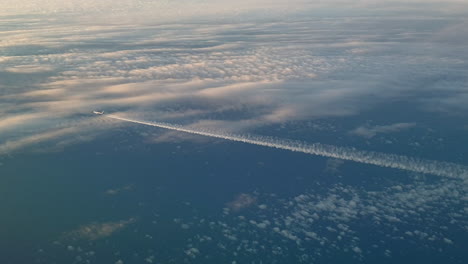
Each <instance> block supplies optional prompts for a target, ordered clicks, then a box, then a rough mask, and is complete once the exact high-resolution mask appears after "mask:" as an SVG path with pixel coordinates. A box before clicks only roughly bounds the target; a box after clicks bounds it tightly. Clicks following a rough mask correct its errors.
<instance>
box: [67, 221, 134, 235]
mask: <svg viewBox="0 0 468 264" xmlns="http://www.w3.org/2000/svg"><path fill="white" fill-rule="evenodd" d="M135 222H136V219H135V218H130V219H128V220H121V221H115V222H102V223H98V222H95V223H91V224H88V225H84V226H81V227H79V228H78V229H76V230H73V231H70V232H68V233H66V234H65V237H66V238H73V239H86V240H98V239H102V238H106V237H109V236H111V235H112V234H114V233H116V232H118V231H120V230H122V229H124V228H125V227H127V226H128V225H130V224H133V223H135Z"/></svg>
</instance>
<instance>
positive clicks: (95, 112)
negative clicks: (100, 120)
mask: <svg viewBox="0 0 468 264" xmlns="http://www.w3.org/2000/svg"><path fill="white" fill-rule="evenodd" d="M93 114H96V115H102V114H104V111H101V112H99V111H93Z"/></svg>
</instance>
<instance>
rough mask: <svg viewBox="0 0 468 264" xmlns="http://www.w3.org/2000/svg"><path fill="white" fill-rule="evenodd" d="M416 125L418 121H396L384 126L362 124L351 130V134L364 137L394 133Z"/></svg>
mask: <svg viewBox="0 0 468 264" xmlns="http://www.w3.org/2000/svg"><path fill="white" fill-rule="evenodd" d="M414 126H416V123H395V124H391V125H382V126H360V127H357V128H355V129H354V130H352V131H350V134H352V135H356V136H361V137H364V138H372V137H374V136H376V135H377V134H385V133H394V132H399V131H402V130H406V129H409V128H412V127H414Z"/></svg>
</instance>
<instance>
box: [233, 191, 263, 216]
mask: <svg viewBox="0 0 468 264" xmlns="http://www.w3.org/2000/svg"><path fill="white" fill-rule="evenodd" d="M255 203H257V198H256V197H255V196H253V195H251V194H247V193H241V194H239V195H237V196H236V197H235V198H234V199H233V200H232V201H230V202H229V203H227V208H229V209H230V210H232V211H234V212H237V211H240V210H242V209H245V208H248V207H250V206H252V205H254V204H255Z"/></svg>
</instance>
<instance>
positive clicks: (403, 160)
mask: <svg viewBox="0 0 468 264" xmlns="http://www.w3.org/2000/svg"><path fill="white" fill-rule="evenodd" d="M104 116H105V117H108V118H112V119H117V120H121V121H126V122H131V123H136V124H142V125H147V126H154V127H159V128H165V129H170V130H175V131H179V132H185V133H189V134H195V135H201V136H207V137H213V138H221V139H225V140H231V141H238V142H244V143H248V144H254V145H259V146H265V147H270V148H277V149H284V150H290V151H295V152H302V153H306V154H312V155H318V156H322V157H329V158H336V159H342V160H350V161H354V162H360V163H364V164H372V165H376V166H380V167H388V168H395V169H401V170H406V171H413V172H419V173H424V174H432V175H437V176H442V177H448V178H456V179H463V180H467V179H468V167H467V166H463V165H459V164H455V163H450V162H441V161H433V160H423V159H418V158H413V157H407V156H403V155H395V154H387V153H381V152H373V151H363V150H357V149H354V148H346V147H338V146H332V145H325V144H320V143H313V144H307V143H304V142H300V141H293V140H284V139H276V138H270V137H260V136H252V135H247V136H246V135H234V134H224V133H223V134H221V133H216V132H211V131H204V130H199V129H191V128H184V127H182V126H178V125H173V124H168V123H162V122H147V121H139V120H135V119H129V118H124V117H119V116H116V115H104Z"/></svg>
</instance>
